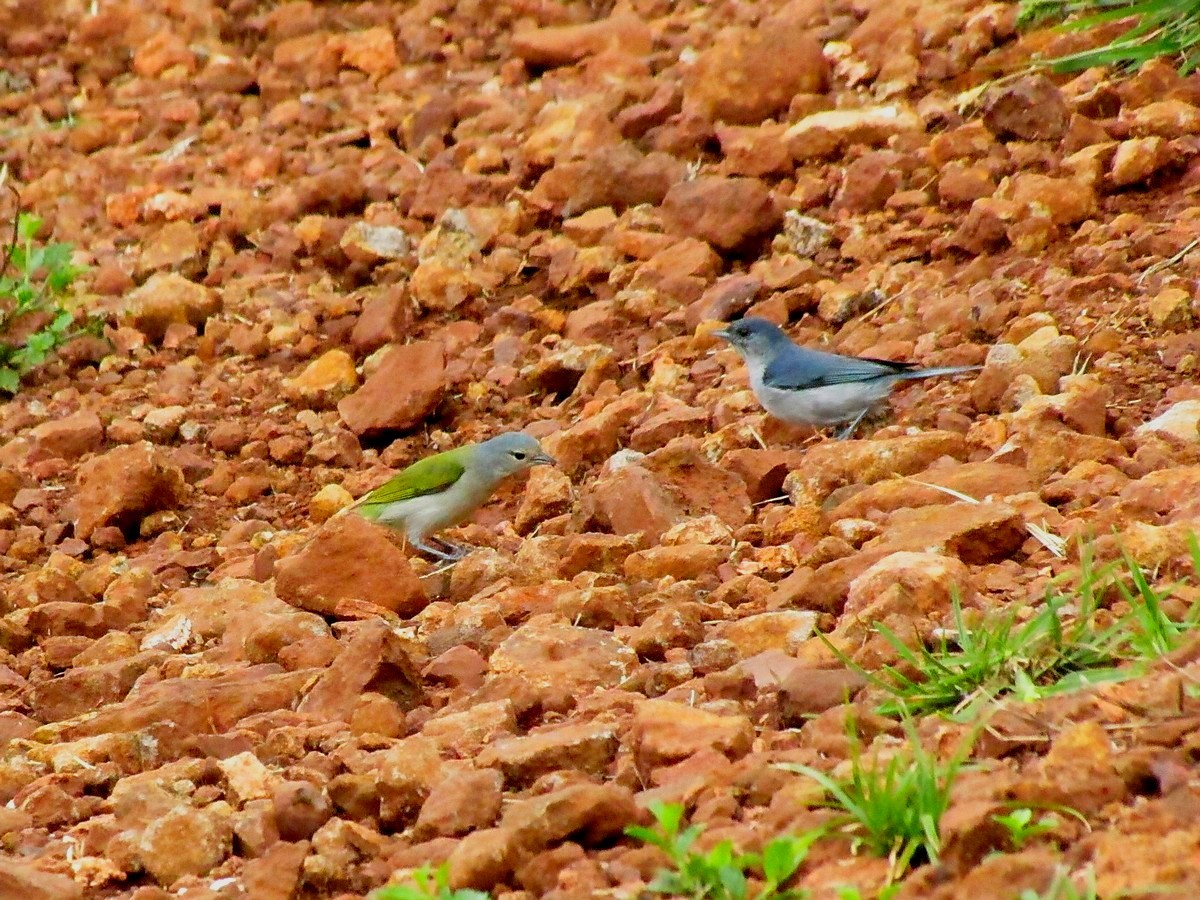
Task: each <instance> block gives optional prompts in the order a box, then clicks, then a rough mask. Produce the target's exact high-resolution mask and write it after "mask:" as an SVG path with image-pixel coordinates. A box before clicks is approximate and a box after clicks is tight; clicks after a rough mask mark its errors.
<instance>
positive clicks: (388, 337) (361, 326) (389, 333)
mask: <svg viewBox="0 0 1200 900" xmlns="http://www.w3.org/2000/svg"><path fill="white" fill-rule="evenodd" d="M411 325H412V305H411V304H410V303H409V302H408V299H407V298H406V297H405V296H404V293H403V292H402V291H400V290H398V289H396V288H391V289H388V290H385V291H384V292H382V293H380V294H377V295H375V296H372V297H370V298H368V299H367V300H366V301H365V302H364V303H363V308H362V312H361V313H359V316H358V319H357V320H355V323H354V330H353V331H352V332H350V343H351V344H353V345H354V349H355V350H357V351H359V352H360V353H374V352H375V351H376V350H378V349H379V348H380V347H382V346H383V345H384V344H395V343H400V342H401V341H403V340H404V338H405V336H406V335H407V333H408V329H409V328H410V327H411Z"/></svg>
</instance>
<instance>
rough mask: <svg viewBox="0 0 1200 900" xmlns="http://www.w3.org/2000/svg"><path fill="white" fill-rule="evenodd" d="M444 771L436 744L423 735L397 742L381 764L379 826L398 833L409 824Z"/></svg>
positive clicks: (389, 749)
mask: <svg viewBox="0 0 1200 900" xmlns="http://www.w3.org/2000/svg"><path fill="white" fill-rule="evenodd" d="M442 771H443V770H442V758H441V755H440V753H439V752H438V746H437V744H436V743H435V742H434V741H433V740H431V739H430V738H427V737H424V736H422V735H417V736H415V737H409V738H405V739H404V740H402V741H397V742H396V743H394V744H393V745H392V746H391V747H389V748H388V749H387V750H385V751H383V753H382V754H381V756H380V759H379V763H378V772H379V776H378V777H379V800H380V807H379V819H380V822H382V823H383V824H385V825H387V826H388V827H391V828H397V829H400V828H403V827H405V826H406V825H408V824H410V823H411V822H412V821H413V820H414V819H415V818H416V816H417V813H418V812H419V811H420V809H421V805H422V804H423V803H424V802H425V798H426V797H428V796H429V792H430V791H432V790H433V787H434V785H436V784H437V783H438V782H439V781H440V780H441V777H442Z"/></svg>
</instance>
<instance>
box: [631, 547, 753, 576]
mask: <svg viewBox="0 0 1200 900" xmlns="http://www.w3.org/2000/svg"><path fill="white" fill-rule="evenodd" d="M728 559H729V548H728V547H717V546H713V545H711V544H680V545H677V546H672V547H651V548H650V549H648V550H640V551H638V552H637V553H631V554H629V556H627V557H626V558H625V576H626V577H627V578H628V579H629V580H630V581H657V580H658V579H659V578H664V577H667V576H670V577H671V578H674V579H675V580H676V581H688V580H692V579H696V578H702V577H703V576H705V575H711V576H713V577H715V576H716V574H717V567H718V566H719V565H720V564H721V563H723V562H726V561H727V560H728Z"/></svg>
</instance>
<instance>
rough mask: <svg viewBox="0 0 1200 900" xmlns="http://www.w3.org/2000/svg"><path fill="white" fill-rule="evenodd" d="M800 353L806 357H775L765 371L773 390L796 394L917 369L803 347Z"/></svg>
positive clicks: (905, 365)
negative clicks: (807, 389)
mask: <svg viewBox="0 0 1200 900" xmlns="http://www.w3.org/2000/svg"><path fill="white" fill-rule="evenodd" d="M797 350H801V351H804V355H803V356H801V355H799V354H796V355H793V354H786V355H785V354H780V355H779V356H777V357H775V359H774V360H773V361H772V362H771V364H770V365H769V366H767V368H766V371H764V372H763V381H765V382H766V383H767V384H769V385H771V386H772V387H777V388H783V389H785V390H794V391H795V390H804V389H806V388H815V387H823V386H825V385H830V384H850V383H852V382H855V381H870V380H871V379H873V378H882V377H884V376H886V375H900V374H902V373H904V372H907V371H909V370H910V369H912V367H913V364H912V363H899V362H892V361H891V360H887V359H872V358H871V357H869V356H840V355H838V354H836V353H823V352H820V351H815V350H805V348H802V347H798V348H797Z"/></svg>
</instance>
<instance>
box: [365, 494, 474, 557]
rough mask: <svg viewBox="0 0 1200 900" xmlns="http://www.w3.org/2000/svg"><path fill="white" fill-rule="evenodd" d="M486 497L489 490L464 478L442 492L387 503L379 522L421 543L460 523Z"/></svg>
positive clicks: (378, 519) (378, 518)
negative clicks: (428, 537)
mask: <svg viewBox="0 0 1200 900" xmlns="http://www.w3.org/2000/svg"><path fill="white" fill-rule="evenodd" d="M480 494H482V497H481V496H480ZM486 499H487V492H486V491H480V489H479V488H478V486H476V485H474V484H471V483H470V482H469V481H468V479H466V478H462V479H459V481H457V482H456V483H455V484H453V485H451V486H450V487H449V488H448V489H447V490H445V491H443V492H442V493H440V494H429V495H427V496H424V497H413V498H411V499H409V500H400V501H397V502H396V503H391V504H388V506H387V507H385V508H384V510H383V511H382V512H381V513H380V514H379V516H378V517H377V518H376V521H377V522H380V523H381V524H384V525H387V526H388V527H390V528H395V529H398V530H403V531H404V532H405V534H407V535H408V539H409V540H410V541H413V542H417V543H419V542H422V541H424V540H425V537H426V535H430V534H433V533H434V532H436V531H441V530H442V529H443V528H449V527H450V526H451V525H457V524H458V523H459V522H461V521H463V520H464V519H465V518H467V516H469V515H470V514H471V513H472V512H473V511H474V510H475V508H476V507H477V506H479V505H480V504H481V503H483V502H484V501H485V500H486Z"/></svg>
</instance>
